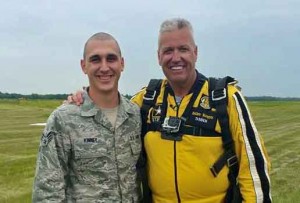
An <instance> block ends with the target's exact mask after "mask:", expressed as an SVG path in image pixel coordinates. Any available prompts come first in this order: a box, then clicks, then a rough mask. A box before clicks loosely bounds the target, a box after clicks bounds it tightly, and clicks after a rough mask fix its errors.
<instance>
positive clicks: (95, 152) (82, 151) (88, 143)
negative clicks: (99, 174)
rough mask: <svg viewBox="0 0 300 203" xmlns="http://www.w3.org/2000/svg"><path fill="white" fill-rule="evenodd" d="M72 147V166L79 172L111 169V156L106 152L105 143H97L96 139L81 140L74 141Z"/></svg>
mask: <svg viewBox="0 0 300 203" xmlns="http://www.w3.org/2000/svg"><path fill="white" fill-rule="evenodd" d="M85 139H86V140H85ZM87 139H91V140H87ZM92 139H94V140H92ZM73 147H74V148H73V149H74V164H75V167H76V168H77V169H79V170H81V171H97V170H102V169H103V170H108V169H110V168H113V165H112V164H111V163H112V156H111V155H110V154H109V152H108V150H107V145H106V143H104V142H99V141H98V140H97V139H96V138H83V139H81V140H74V145H73Z"/></svg>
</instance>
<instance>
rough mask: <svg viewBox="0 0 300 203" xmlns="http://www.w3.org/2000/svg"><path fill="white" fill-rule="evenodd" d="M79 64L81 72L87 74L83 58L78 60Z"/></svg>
mask: <svg viewBox="0 0 300 203" xmlns="http://www.w3.org/2000/svg"><path fill="white" fill-rule="evenodd" d="M80 66H81V70H82V72H84V74H87V70H86V66H85V60H84V59H81V60H80Z"/></svg>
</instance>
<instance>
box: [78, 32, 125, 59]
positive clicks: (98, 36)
mask: <svg viewBox="0 0 300 203" xmlns="http://www.w3.org/2000/svg"><path fill="white" fill-rule="evenodd" d="M92 40H113V41H114V42H115V43H116V45H117V47H118V51H119V53H120V56H122V53H121V49H120V46H119V43H118V41H117V40H116V39H115V38H114V37H113V36H112V35H110V34H108V33H105V32H98V33H95V34H93V35H92V36H91V37H90V38H89V39H88V40H87V41H86V43H85V45H84V50H83V58H85V56H86V48H87V45H88V43H89V42H90V41H92Z"/></svg>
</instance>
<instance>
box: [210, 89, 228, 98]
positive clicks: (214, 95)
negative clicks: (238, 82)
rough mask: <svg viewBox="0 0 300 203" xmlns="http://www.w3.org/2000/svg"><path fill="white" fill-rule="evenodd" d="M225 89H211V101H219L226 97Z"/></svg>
mask: <svg viewBox="0 0 300 203" xmlns="http://www.w3.org/2000/svg"><path fill="white" fill-rule="evenodd" d="M226 94H227V93H226V89H225V88H223V89H217V90H213V91H212V97H211V99H212V100H213V101H219V100H222V99H225V98H226Z"/></svg>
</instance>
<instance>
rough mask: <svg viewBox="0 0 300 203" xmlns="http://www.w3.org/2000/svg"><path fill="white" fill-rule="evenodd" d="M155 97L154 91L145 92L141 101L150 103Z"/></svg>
mask: <svg viewBox="0 0 300 203" xmlns="http://www.w3.org/2000/svg"><path fill="white" fill-rule="evenodd" d="M155 96H156V90H154V91H150V90H147V92H146V94H145V95H144V97H143V99H144V100H146V101H150V100H154V98H155Z"/></svg>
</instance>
